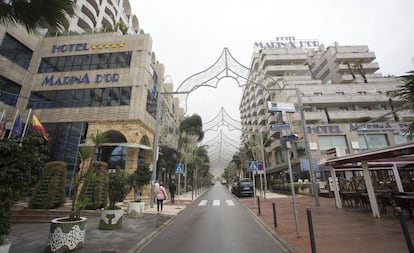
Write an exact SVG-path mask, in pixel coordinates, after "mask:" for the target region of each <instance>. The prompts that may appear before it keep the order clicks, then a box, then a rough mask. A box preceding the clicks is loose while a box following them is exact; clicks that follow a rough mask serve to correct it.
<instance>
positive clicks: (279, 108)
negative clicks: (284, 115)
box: [267, 101, 296, 112]
mask: <svg viewBox="0 0 414 253" xmlns="http://www.w3.org/2000/svg"><path fill="white" fill-rule="evenodd" d="M267 109H268V110H269V112H295V111H296V109H295V105H294V104H292V103H282V102H274V101H267Z"/></svg>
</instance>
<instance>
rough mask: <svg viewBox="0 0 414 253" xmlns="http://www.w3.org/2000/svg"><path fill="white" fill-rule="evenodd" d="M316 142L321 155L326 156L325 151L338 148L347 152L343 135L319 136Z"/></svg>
mask: <svg viewBox="0 0 414 253" xmlns="http://www.w3.org/2000/svg"><path fill="white" fill-rule="evenodd" d="M318 141H319V149H320V151H321V154H326V150H328V149H330V148H339V149H343V150H345V151H346V152H348V145H347V142H346V136H345V135H320V136H318Z"/></svg>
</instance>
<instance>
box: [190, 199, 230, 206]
mask: <svg viewBox="0 0 414 253" xmlns="http://www.w3.org/2000/svg"><path fill="white" fill-rule="evenodd" d="M208 202H209V200H206V199H203V200H201V201H200V203H198V206H206V205H207V204H208ZM225 202H226V205H227V206H234V202H233V200H231V199H226V201H225ZM211 205H212V206H220V205H221V201H220V200H219V199H215V200H212V202H211Z"/></svg>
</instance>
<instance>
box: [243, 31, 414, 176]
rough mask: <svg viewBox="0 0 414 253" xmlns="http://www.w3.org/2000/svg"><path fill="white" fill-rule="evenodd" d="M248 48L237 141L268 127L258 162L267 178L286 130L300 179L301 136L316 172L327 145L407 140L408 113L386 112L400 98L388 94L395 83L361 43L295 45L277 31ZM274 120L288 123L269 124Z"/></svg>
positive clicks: (278, 167) (348, 148)
mask: <svg viewBox="0 0 414 253" xmlns="http://www.w3.org/2000/svg"><path fill="white" fill-rule="evenodd" d="M256 47H257V49H258V50H257V51H256V52H254V53H253V56H252V60H251V65H250V68H251V69H252V71H251V72H250V76H249V80H250V85H248V86H246V88H245V89H244V91H243V97H242V100H241V103H240V112H241V121H242V139H243V141H244V142H246V141H248V140H249V139H250V138H252V136H253V135H255V134H257V133H260V132H266V131H268V132H269V136H270V138H271V139H272V142H271V144H270V146H268V147H266V148H265V152H266V154H267V155H266V157H267V159H266V161H265V165H266V171H267V173H268V174H269V175H270V177H271V178H277V177H281V176H283V175H286V174H287V170H288V162H287V151H286V148H285V147H284V145H283V144H284V141H283V139H284V136H288V135H290V134H294V133H296V134H298V136H299V140H297V141H294V142H292V143H291V144H292V147H291V155H290V158H291V161H292V167H293V170H294V174H295V177H297V178H300V179H305V178H309V172H308V171H309V166H303V163H302V165H301V162H300V161H301V159H306V158H307V153H306V152H305V147H306V145H305V141H304V138H303V137H304V134H306V135H307V138H308V140H309V146H310V150H311V152H310V153H311V156H312V158H313V160H314V162H313V163H314V164H315V166H314V167H315V170H316V171H318V170H323V169H324V168H323V164H324V162H325V161H326V159H327V158H328V154H327V151H328V150H329V149H332V148H337V151H338V155H344V154H353V153H358V152H361V151H364V150H367V149H375V148H381V147H387V146H389V145H393V144H399V143H403V142H407V139H406V137H404V136H403V134H402V133H403V130H404V129H406V128H407V125H408V124H410V123H411V122H412V121H413V119H414V115H412V114H410V113H409V111H408V110H401V111H398V112H396V113H395V114H393V113H391V112H392V110H393V109H396V108H398V107H400V106H401V103H400V102H399V101H398V100H397V99H394V100H393V101H391V100H390V97H389V96H388V95H389V92H390V91H393V90H396V89H397V87H398V86H399V85H401V84H402V82H401V81H400V80H399V79H398V78H396V77H393V76H383V75H382V74H381V73H380V72H379V70H380V67H379V64H378V63H377V62H375V58H376V57H375V53H374V52H372V51H370V50H369V48H368V46H343V45H339V44H338V43H335V44H334V45H331V46H328V47H325V46H324V45H319V42H318V41H316V40H313V41H302V43H301V44H300V41H299V40H295V39H294V38H293V37H290V38H287V37H284V38H280V39H279V40H278V41H275V42H273V43H256ZM407 71H409V70H407ZM299 100H300V101H299ZM267 101H274V102H282V103H291V104H293V105H294V106H295V108H296V112H295V113H283V117H281V115H282V114H281V113H275V112H269V111H268V105H267ZM301 112H302V113H303V117H304V122H305V124H302V115H301ZM387 113H388V114H387ZM383 115H386V116H383ZM382 116H383V117H382ZM282 118H283V119H282ZM376 118H378V119H377V120H375V121H372V122H371V123H368V124H366V125H365V126H364V127H360V128H357V126H358V125H361V124H362V123H363V122H367V121H368V120H372V119H376ZM282 122H284V123H285V124H289V125H290V126H291V128H290V129H283V130H280V129H279V130H276V131H275V130H269V127H270V126H279V125H280V124H281V123H282ZM304 129H305V130H304ZM304 131H306V133H304ZM260 160H261V159H260ZM322 174H323V173H322ZM322 174H321V173H317V177H318V179H319V180H323V179H322V178H321V177H322V176H323V175H322ZM285 178H286V176H285Z"/></svg>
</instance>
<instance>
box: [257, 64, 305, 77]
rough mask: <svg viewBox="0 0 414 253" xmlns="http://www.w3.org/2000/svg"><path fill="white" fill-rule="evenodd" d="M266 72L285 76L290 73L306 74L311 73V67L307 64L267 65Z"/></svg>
mask: <svg viewBox="0 0 414 253" xmlns="http://www.w3.org/2000/svg"><path fill="white" fill-rule="evenodd" d="M264 72H265V73H266V74H267V75H270V76H284V75H289V74H295V75H297V76H304V75H308V74H309V68H308V66H305V65H271V66H267V67H265V68H264ZM287 73H289V74H287Z"/></svg>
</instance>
